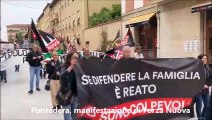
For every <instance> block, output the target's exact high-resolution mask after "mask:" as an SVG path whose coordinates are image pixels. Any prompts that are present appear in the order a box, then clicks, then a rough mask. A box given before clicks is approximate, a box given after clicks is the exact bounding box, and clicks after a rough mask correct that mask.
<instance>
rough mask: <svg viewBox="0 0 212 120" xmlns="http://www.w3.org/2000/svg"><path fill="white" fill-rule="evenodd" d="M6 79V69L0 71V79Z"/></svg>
mask: <svg viewBox="0 0 212 120" xmlns="http://www.w3.org/2000/svg"><path fill="white" fill-rule="evenodd" d="M3 80H7V70H3V71H1V81H3Z"/></svg>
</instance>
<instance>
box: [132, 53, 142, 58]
mask: <svg viewBox="0 0 212 120" xmlns="http://www.w3.org/2000/svg"><path fill="white" fill-rule="evenodd" d="M134 56H135V58H137V59H139V58H144V55H143V54H142V53H140V54H138V53H137V52H136V53H135V54H134Z"/></svg>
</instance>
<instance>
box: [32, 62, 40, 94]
mask: <svg viewBox="0 0 212 120" xmlns="http://www.w3.org/2000/svg"><path fill="white" fill-rule="evenodd" d="M29 71H30V90H33V84H34V76H35V75H36V88H39V81H40V66H38V67H32V66H30V68H29Z"/></svg>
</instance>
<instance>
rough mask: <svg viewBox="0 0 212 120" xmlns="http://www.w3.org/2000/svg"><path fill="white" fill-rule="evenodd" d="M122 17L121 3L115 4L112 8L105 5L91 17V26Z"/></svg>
mask: <svg viewBox="0 0 212 120" xmlns="http://www.w3.org/2000/svg"><path fill="white" fill-rule="evenodd" d="M119 18H121V5H120V4H117V5H113V6H112V9H111V10H110V9H108V8H105V7H103V8H102V9H101V11H100V12H99V13H93V15H92V16H90V17H89V27H93V26H95V25H98V24H102V23H106V22H109V21H112V20H116V19H119Z"/></svg>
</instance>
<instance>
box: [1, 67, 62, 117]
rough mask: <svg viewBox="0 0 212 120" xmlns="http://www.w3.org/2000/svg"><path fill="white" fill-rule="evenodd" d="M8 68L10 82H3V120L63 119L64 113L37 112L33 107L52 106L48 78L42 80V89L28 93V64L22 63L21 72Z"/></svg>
mask: <svg viewBox="0 0 212 120" xmlns="http://www.w3.org/2000/svg"><path fill="white" fill-rule="evenodd" d="M14 69H15V67H14V68H10V69H9V70H8V72H7V73H8V82H7V83H1V115H0V116H1V120H8V119H16V120H17V119H21V120H23V119H27V120H29V119H37V120H40V119H50V120H53V119H63V115H62V114H59V113H58V114H56V113H52V114H36V113H32V111H31V109H32V107H37V108H44V109H45V108H52V106H51V98H50V92H49V91H46V90H45V89H44V86H45V83H46V80H44V79H42V80H41V82H40V88H41V91H40V92H37V91H34V93H33V94H32V95H28V93H27V92H28V90H29V84H28V83H29V72H28V69H29V67H28V64H27V63H26V64H24V65H21V67H20V72H14Z"/></svg>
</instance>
